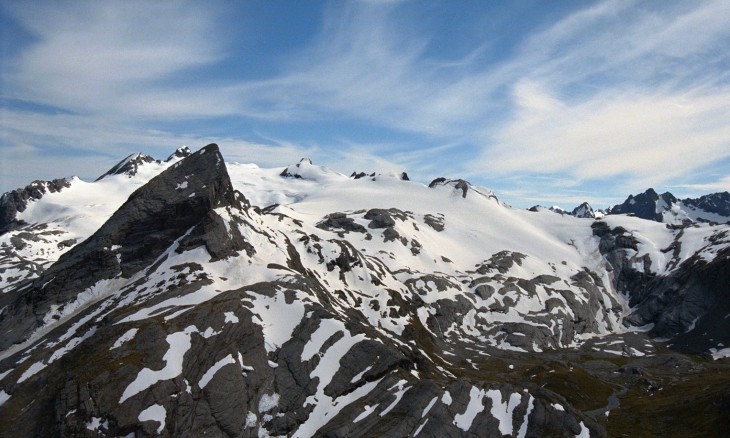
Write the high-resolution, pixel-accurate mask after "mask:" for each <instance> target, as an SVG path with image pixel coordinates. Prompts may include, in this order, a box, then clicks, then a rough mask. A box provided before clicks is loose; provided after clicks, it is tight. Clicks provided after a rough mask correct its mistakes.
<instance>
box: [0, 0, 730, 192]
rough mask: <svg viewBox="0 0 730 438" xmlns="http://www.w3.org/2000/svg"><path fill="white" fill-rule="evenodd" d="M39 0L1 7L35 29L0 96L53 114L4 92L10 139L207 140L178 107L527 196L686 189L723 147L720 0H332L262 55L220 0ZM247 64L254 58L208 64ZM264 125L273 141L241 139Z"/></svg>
mask: <svg viewBox="0 0 730 438" xmlns="http://www.w3.org/2000/svg"><path fill="white" fill-rule="evenodd" d="M38 5H41V6H35V5H34V6H33V7H21V6H18V5H12V4H10V5H5V6H4V8H5V10H7V11H9V15H11V16H12V17H14V19H15V20H17V21H18V22H19V23H21V25H22V26H23V27H24V28H26V29H27V30H28V31H29V32H30V33H31V34H32V40H31V41H29V42H26V43H25V45H24V46H23V49H22V50H20V52H19V55H18V56H13V57H12V58H11V59H9V62H8V63H7V64H6V66H4V70H3V91H2V92H3V97H4V98H6V99H17V100H20V101H25V102H33V103H37V104H42V105H49V106H51V107H54V108H58V109H59V110H60V111H61V112H62V114H54V115H53V117H51V116H49V115H45V116H44V117H41V116H42V115H41V114H33V115H32V116H31V117H26V116H28V113H27V112H22V111H17V110H15V109H6V110H5V113H4V116H3V118H4V121H3V123H4V126H3V129H4V130H5V133H4V134H3V138H4V140H3V141H4V143H5V144H6V145H7V146H8V147H13V146H17V145H20V144H28V145H33V146H35V147H39V146H41V145H45V146H47V147H50V146H49V145H50V144H52V143H53V142H55V143H57V144H59V145H71V144H73V145H74V147H75V148H80V149H84V150H92V149H94V147H96V148H98V147H99V145H103V147H104V148H105V150H106V152H107V153H108V154H109V155H112V154H113V155H118V153H117V151H121V150H122V149H123V148H128V147H129V145H130V144H137V145H139V148H143V147H144V148H146V147H148V146H150V147H152V149H154V148H156V147H158V145H159V144H161V143H166V144H167V145H168V147H167V149H166V150H169V149H170V143H175V145H177V144H179V143H180V142H187V139H192V140H198V141H201V140H204V138H203V137H204V136H202V135H200V136H195V135H190V134H189V132H193V131H192V130H190V129H188V128H187V123H188V121H193V122H195V123H196V126H198V127H199V128H198V129H197V130H196V131H197V132H201V131H202V129H201V128H200V127H201V126H205V125H206V123H208V122H210V126H216V125H220V124H223V123H227V124H230V125H232V126H233V127H240V129H235V128H230V129H225V130H223V131H225V134H222V135H221V134H219V135H217V136H216V132H217V131H216V130H215V129H211V136H216V137H217V138H219V139H225V140H226V141H232V142H234V143H235V142H236V141H239V142H241V143H246V144H248V145H249V146H250V145H254V144H256V145H260V146H262V148H264V149H256V148H253V149H250V150H251V151H252V152H253V151H255V152H256V153H257V154H261V155H259V156H255V157H252V158H251V159H250V160H249V161H259V162H262V161H264V160H267V159H268V154H267V153H266V149H265V148H267V147H268V148H274V149H270V150H274V151H278V149H275V148H276V147H282V145H283V144H287V145H288V147H289V148H290V149H287V150H290V151H291V155H293V156H294V155H303V154H309V155H314V156H315V157H316V156H318V155H319V156H321V157H322V158H323V159H321V160H318V161H319V162H331V163H336V162H338V160H339V158H336V157H339V156H341V155H342V153H343V152H342V151H345V152H346V153H350V154H352V156H353V157H361V158H362V160H360V158H358V160H360V161H361V162H362V166H367V165H372V166H381V167H384V168H392V169H396V168H401V167H405V168H406V169H407V170H408V171H409V173H410V174H411V175H416V177H418V176H419V175H421V177H422V178H424V176H426V178H430V177H432V176H433V175H434V174H435V173H436V172H438V170H436V169H435V164H434V163H438V165H439V166H443V167H445V169H446V171H447V172H449V173H454V174H461V175H466V176H468V177H470V178H472V179H475V180H476V182H478V183H480V184H485V185H492V186H495V185H497V186H500V187H502V188H503V190H504V191H508V192H511V193H515V194H519V193H522V194H523V196H527V197H529V198H530V201H532V200H533V199H534V198H535V197H537V196H539V195H538V194H537V193H538V192H540V193H544V194H545V198H546V199H547V200H549V199H550V198H557V197H558V196H573V195H575V196H579V195H580V194H581V193H582V191H585V189H586V188H587V187H591V189H596V188H598V189H599V190H601V191H602V194H601V195H600V196H596V199H605V198H606V196H607V195H606V193H607V192H608V189H606V184H609V183H610V182H611V181H613V182H612V183H611V184H613V185H614V187H612V188H611V191H612V192H614V191H615V189H616V186H620V189H621V190H630V191H636V190H642V189H643V188H645V187H646V186H647V185H661V184H665V185H667V184H671V185H673V186H676V187H690V185H692V186H693V187H698V185H702V184H711V183H710V182H709V181H705V180H698V179H697V178H696V177H695V176H696V174H697V172H699V171H700V170H703V171H707V170H710V171H712V172H715V173H717V172H720V174H719V176H717V177H715V181H720V180H722V178H724V174H723V171H720V170H718V168H719V167H722V163H726V164H730V143H728V141H729V140H728V139H730V133H729V132H728V128H726V126H725V125H726V123H724V121H725V120H729V119H730V117H728V116H729V115H730V113H729V110H728V103H727V102H730V99H728V97H730V73H728V72H730V55H728V52H727V50H725V47H727V46H728V43H730V28H728V26H727V23H728V22H730V8H727V6H726V5H725V4H724V2H721V1H717V2H702V3H687V2H662V3H660V4H659V3H653V4H649V3H644V2H634V1H628V0H615V1H614V0H608V1H602V2H598V3H592V4H590V5H588V6H586V7H581V6H582V5H577V6H573V7H572V8H573V10H571V11H560V12H557V13H553V14H550V15H548V14H546V15H545V16H549V17H550V20H552V21H541V20H540V19H538V18H534V16H540V14H533V19H532V20H533V21H531V22H530V23H529V25H527V26H525V28H524V29H520V32H522V33H519V34H515V35H513V38H512V39H511V40H510V41H509V42H508V43H507V42H505V41H504V38H503V37H504V35H506V33H508V32H516V31H515V26H514V23H513V22H510V21H509V20H508V18H509V16H508V15H506V16H505V17H507V18H505V19H502V21H501V22H498V23H496V24H495V23H491V24H490V26H493V29H492V30H491V31H490V32H474V31H473V29H478V28H479V24H480V23H483V22H486V21H484V20H483V18H484V17H479V15H480V14H481V15H484V16H486V15H488V14H490V13H491V12H493V11H488V10H487V9H486V6H485V7H484V8H482V9H477V10H475V12H476V13H475V14H471V15H470V14H462V15H460V16H459V20H460V21H456V22H453V23H449V22H448V21H442V19H441V18H440V17H441V15H439V12H443V9H444V8H448V6H444V5H442V4H438V3H434V4H427V5H425V6H424V5H423V4H418V3H416V2H382V3H381V2H342V3H340V2H338V3H332V4H330V5H329V6H327V7H326V8H324V9H323V12H322V15H321V17H322V18H321V25H320V26H319V28H318V29H317V31H316V32H315V33H314V34H306V35H302V38H301V39H302V42H301V44H300V45H299V46H298V49H297V50H296V51H289V52H277V53H272V54H270V56H269V57H267V58H260V59H259V58H256V57H252V56H251V55H248V54H246V53H244V51H239V50H238V48H237V46H236V41H235V40H234V39H235V36H234V35H233V34H231V33H230V32H221V31H220V28H221V23H222V22H225V21H226V15H227V14H226V7H225V5H223V4H220V3H213V4H199V3H175V4H171V3H164V2H159V3H154V4H149V3H136V2H127V3H99V2H88V3H76V2H75V3H73V4H65V3H58V4H56V3H38ZM71 6H72V7H71ZM426 10H430V11H431V12H430V13H425V12H424V11H426ZM526 12H529V11H526V10H524V9H523V10H521V11H517V12H515V15H513V16H512V17H513V18H514V17H519V18H520V19H522V15H521V14H522V13H526ZM422 18H426V19H425V20H423V19H422ZM480 20H481V21H480ZM223 28H224V30H225V29H229V28H226V27H225V26H223ZM467 29H472V31H471V32H469V31H467ZM240 32H243V33H245V29H244V30H240ZM257 62H265V63H267V68H266V69H265V71H266V72H267V73H266V74H264V75H244V76H241V77H239V75H237V74H236V73H235V71H233V72H231V71H226V72H223V73H221V69H222V68H223V67H224V66H226V65H229V64H231V63H234V64H237V65H239V66H240V65H243V66H245V65H247V64H255V63H257ZM34 123H35V124H36V125H39V126H33V124H34ZM323 124H329V126H332V125H337V126H340V127H341V128H340V129H337V130H334V131H331V130H328V127H323ZM281 127H284V128H285V129H280V128H281ZM34 129H38V131H33V130H34ZM262 131H263V132H264V135H263V136H259V135H258V134H257V133H258V132H262ZM150 132H154V135H150ZM282 132H285V134H284V133H282ZM315 132H319V134H318V135H315V134H313V133H315ZM77 133H84V135H83V136H81V135H79V134H77ZM235 133H238V134H235ZM300 134H304V135H303V136H302V138H307V140H299V141H298V136H299V135H300ZM266 136H271V137H274V138H277V137H281V138H286V140H277V141H271V142H269V141H258V140H256V141H250V140H249V141H245V140H241V139H243V138H247V139H251V138H258V139H261V138H262V137H266ZM30 139H32V141H30ZM86 144H88V145H89V146H83V145H86ZM93 144H96V146H93ZM126 151H128V149H126ZM284 156H288V155H286V154H281V156H280V158H281V159H282V161H283V157H284ZM282 164H287V163H282ZM443 167H442V168H443ZM353 170H354V169H353ZM374 170H375V169H374ZM724 172H726V171H724ZM439 173H440V172H439ZM708 173H710V172H708ZM541 175H543V176H550V177H551V178H552V177H554V176H557V178H554V179H551V178H548V179H547V180H540V181H542V182H541V183H540V185H539V187H537V188H536V189H535V190H537V192H535V194H534V196H533V195H527V194H528V193H533V192H532V191H531V190H525V188H524V187H520V186H519V185H520V184H530V183H531V182H535V181H538V180H539V177H540V176H541ZM511 176H516V178H511ZM424 179H425V178H424ZM507 181H512V182H513V185H512V186H507V185H505V182H507ZM551 181H552V182H551ZM555 181H560V183H557V182H555ZM600 184H602V186H601V187H602V188H601V187H599V185H600ZM708 187H709V186H708ZM525 199H527V198H525ZM516 203H518V204H519V202H516Z"/></svg>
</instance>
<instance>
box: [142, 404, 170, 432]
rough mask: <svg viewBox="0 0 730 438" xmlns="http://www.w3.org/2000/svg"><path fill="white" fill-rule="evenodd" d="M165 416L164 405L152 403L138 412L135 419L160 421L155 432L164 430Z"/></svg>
mask: <svg viewBox="0 0 730 438" xmlns="http://www.w3.org/2000/svg"><path fill="white" fill-rule="evenodd" d="M166 416H167V411H166V410H165V407H164V406H162V405H158V404H154V405H152V406H150V407H149V408H147V409H145V410H144V411H142V412H140V413H139V417H137V419H138V420H139V421H156V422H158V423H160V425H159V426H158V427H157V433H162V431H163V430H165V417H166Z"/></svg>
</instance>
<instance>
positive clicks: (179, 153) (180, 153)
mask: <svg viewBox="0 0 730 438" xmlns="http://www.w3.org/2000/svg"><path fill="white" fill-rule="evenodd" d="M191 154H192V152H191V151H190V148H189V147H188V146H182V147H179V148H177V149H176V150H175V152H173V153H172V154H170V156H168V157H167V159H166V160H165V161H164V162H163V161H161V160H155V159H154V158H152V157H151V156H149V155H146V154H143V153H141V152H137V153H134V154H131V155H129V156H127V157H126V158H125V159H123V160H122V161H120V162H119V163H117V164H115V165H114V167H112V168H111V169H109V170H108V171H107V172H106V173H104V174H103V175H101V176H100V177H98V178H97V179H96V181H99V180H102V179H104V178H106V177H109V176H112V175H126V176H127V177H129V178H131V177H133V176H135V175H137V173H138V172H139V171H140V168H141V167H142V166H144V165H146V164H150V163H156V164H158V165H160V164H163V163H171V162H175V161H177V160H181V159H183V158H186V157H188V156H190V155H191Z"/></svg>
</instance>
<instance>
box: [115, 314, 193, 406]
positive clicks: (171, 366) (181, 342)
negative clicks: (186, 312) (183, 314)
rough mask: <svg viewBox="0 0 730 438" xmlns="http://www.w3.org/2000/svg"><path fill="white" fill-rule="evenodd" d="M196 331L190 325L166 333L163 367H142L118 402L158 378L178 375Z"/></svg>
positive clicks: (150, 384) (163, 378) (158, 379)
mask: <svg viewBox="0 0 730 438" xmlns="http://www.w3.org/2000/svg"><path fill="white" fill-rule="evenodd" d="M197 331H198V329H197V328H196V327H195V326H192V325H191V326H188V327H187V328H186V329H185V330H183V331H181V332H176V333H173V334H171V335H168V336H167V343H168V344H169V345H170V348H169V349H168V350H167V352H166V353H165V355H164V356H163V357H162V360H163V361H164V362H165V367H164V368H162V369H161V370H151V369H149V368H143V369H142V370H141V371H140V372H139V374H137V378H136V379H134V381H133V382H132V383H130V384H129V386H127V389H125V390H124V393H123V394H122V397H121V398H120V399H119V403H120V404H121V403H124V401H125V400H127V399H128V398H129V397H132V396H133V395H135V394H137V393H139V392H141V391H144V390H145V389H147V388H149V387H150V386H152V385H154V384H155V383H157V382H159V381H160V380H168V379H172V378H175V377H177V376H178V375H180V373H182V365H183V357H184V356H185V353H187V351H188V350H189V349H190V346H191V344H190V335H191V334H192V333H194V332H197Z"/></svg>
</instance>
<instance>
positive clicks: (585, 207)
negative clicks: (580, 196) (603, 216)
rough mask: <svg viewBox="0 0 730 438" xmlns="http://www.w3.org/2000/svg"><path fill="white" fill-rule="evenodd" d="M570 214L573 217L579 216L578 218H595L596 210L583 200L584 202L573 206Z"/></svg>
mask: <svg viewBox="0 0 730 438" xmlns="http://www.w3.org/2000/svg"><path fill="white" fill-rule="evenodd" d="M570 214H571V215H573V216H575V217H580V218H595V217H596V212H595V211H593V207H591V204H589V203H587V202H584V203H582V204H580V205H579V206H577V207H575V208H574V209H573V211H572V212H571V213H570Z"/></svg>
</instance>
